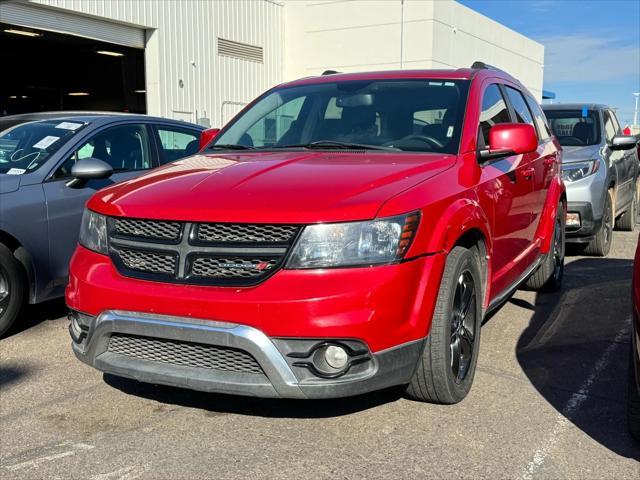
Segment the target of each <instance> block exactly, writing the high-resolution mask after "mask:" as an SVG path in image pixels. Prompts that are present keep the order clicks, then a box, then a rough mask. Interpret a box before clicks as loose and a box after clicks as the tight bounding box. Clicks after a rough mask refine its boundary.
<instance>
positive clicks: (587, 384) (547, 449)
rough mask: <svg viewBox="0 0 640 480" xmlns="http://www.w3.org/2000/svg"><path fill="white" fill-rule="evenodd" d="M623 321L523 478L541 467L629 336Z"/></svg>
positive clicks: (528, 476)
mask: <svg viewBox="0 0 640 480" xmlns="http://www.w3.org/2000/svg"><path fill="white" fill-rule="evenodd" d="M625 323H626V325H625V327H624V328H623V329H622V330H620V331H619V332H618V334H617V335H616V337H615V338H614V340H613V341H612V342H611V343H610V344H609V345H608V346H607V348H606V349H605V351H604V353H603V354H602V356H601V357H600V359H599V360H598V361H597V362H596V364H595V365H594V367H593V369H592V370H591V373H590V374H589V377H588V378H587V379H586V380H585V381H584V383H583V384H582V385H581V386H580V389H579V390H578V391H577V392H575V393H574V394H573V395H571V397H570V398H569V400H568V401H567V403H566V405H565V407H564V408H563V409H562V411H561V412H560V413H558V414H557V416H556V421H555V424H554V426H553V429H552V431H551V432H550V433H549V435H547V436H546V437H545V439H544V441H543V442H542V446H541V447H540V448H539V449H538V450H536V452H535V453H534V454H533V458H532V459H531V461H530V462H529V463H528V464H527V467H526V470H525V472H524V474H523V475H522V478H523V480H531V479H532V478H533V476H534V475H535V474H536V473H537V472H538V471H539V470H540V469H541V468H542V466H543V465H544V463H545V461H546V460H547V458H548V457H549V455H551V453H552V452H553V450H554V449H555V447H556V445H557V444H558V441H559V439H560V437H561V435H562V434H563V432H564V431H565V430H566V429H567V428H568V427H569V426H570V425H571V423H572V420H573V419H574V418H575V416H576V414H577V412H578V411H579V410H580V407H581V406H582V404H583V403H584V402H585V400H586V399H587V398H588V397H589V390H590V389H591V386H592V385H593V384H594V382H595V381H596V379H597V378H598V376H599V375H600V373H602V371H603V370H604V369H605V367H606V366H607V364H608V362H609V359H610V357H611V355H612V354H613V352H614V351H615V350H616V348H618V345H619V344H620V343H622V342H623V340H624V339H625V338H627V337H628V336H629V330H628V326H629V325H630V324H631V318H628V319H627V320H626V322H625Z"/></svg>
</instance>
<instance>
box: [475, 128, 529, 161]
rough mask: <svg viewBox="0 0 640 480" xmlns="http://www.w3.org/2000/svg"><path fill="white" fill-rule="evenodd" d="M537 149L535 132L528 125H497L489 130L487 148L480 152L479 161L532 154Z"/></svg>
mask: <svg viewBox="0 0 640 480" xmlns="http://www.w3.org/2000/svg"><path fill="white" fill-rule="evenodd" d="M537 148H538V137H537V136H536V131H535V130H534V128H533V127H532V126H531V125H529V124H528V123H499V124H497V125H494V126H493V127H491V130H489V148H487V149H485V150H480V151H479V152H478V155H479V156H480V160H482V161H487V160H495V159H497V158H503V157H508V156H510V155H521V154H523V153H529V152H533V151H535V150H536V149H537Z"/></svg>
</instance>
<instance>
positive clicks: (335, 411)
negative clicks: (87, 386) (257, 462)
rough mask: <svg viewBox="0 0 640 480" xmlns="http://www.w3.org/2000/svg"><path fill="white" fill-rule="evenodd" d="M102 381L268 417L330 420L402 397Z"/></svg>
mask: <svg viewBox="0 0 640 480" xmlns="http://www.w3.org/2000/svg"><path fill="white" fill-rule="evenodd" d="M103 378H104V381H105V382H106V383H107V384H108V385H110V386H112V387H114V388H117V389H118V390H120V391H122V392H123V393H126V394H129V395H136V396H140V397H143V398H147V399H149V400H155V401H157V402H161V403H168V404H173V405H179V406H182V407H189V408H198V409H202V410H206V411H209V412H211V413H212V414H225V413H236V414H240V415H251V416H257V417H269V418H330V417H340V416H342V415H349V414H351V413H356V412H360V411H362V410H367V409H369V408H373V407H377V406H379V405H383V404H386V403H390V402H395V401H397V400H399V399H400V398H402V389H400V388H391V389H387V390H382V391H379V392H373V393H369V394H366V395H360V396H357V397H351V398H348V399H344V398H337V399H330V400H286V399H265V398H255V397H242V396H235V395H221V394H215V393H205V392H196V391H192V390H186V389H182V388H174V387H167V386H163V385H151V384H147V383H142V382H138V381H136V380H129V379H127V378H122V377H117V376H114V375H109V374H104V375H103Z"/></svg>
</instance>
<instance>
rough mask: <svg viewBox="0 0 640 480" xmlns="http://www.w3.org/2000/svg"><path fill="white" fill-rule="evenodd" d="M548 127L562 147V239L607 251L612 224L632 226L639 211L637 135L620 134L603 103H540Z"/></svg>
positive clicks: (591, 250)
mask: <svg viewBox="0 0 640 480" xmlns="http://www.w3.org/2000/svg"><path fill="white" fill-rule="evenodd" d="M543 109H544V113H545V114H546V116H547V119H548V120H549V123H550V125H551V130H552V131H553V132H554V134H555V136H556V138H557V139H558V141H559V142H560V144H561V145H562V148H563V149H564V164H563V166H562V177H563V179H564V182H565V184H566V186H567V198H568V202H569V204H568V207H567V224H566V228H567V242H572V243H580V244H583V245H585V253H587V254H589V255H596V256H606V255H607V254H608V253H609V250H610V249H611V241H612V238H613V228H614V226H615V227H617V228H618V229H620V230H624V231H632V230H633V228H634V225H635V223H636V221H637V215H638V182H637V180H638V172H639V167H638V158H637V153H636V151H635V150H636V149H635V146H636V139H635V137H631V136H624V135H622V133H621V132H622V130H621V129H620V124H619V123H618V119H617V117H616V114H615V112H614V111H613V110H612V109H611V108H609V107H607V106H605V105H584V104H577V103H576V104H555V105H545V106H544V107H543Z"/></svg>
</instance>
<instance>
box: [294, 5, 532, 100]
mask: <svg viewBox="0 0 640 480" xmlns="http://www.w3.org/2000/svg"><path fill="white" fill-rule="evenodd" d="M285 42H286V46H287V55H286V57H285V74H284V76H285V78H286V79H293V78H297V77H304V76H309V75H318V74H319V73H321V72H322V71H323V70H325V69H333V70H338V71H343V72H351V71H362V70H389V69H399V68H412V69H419V68H461V67H470V66H471V64H472V63H473V62H474V61H476V60H481V61H484V62H486V63H490V64H492V65H495V66H496V67H499V68H502V69H504V70H506V71H508V72H509V73H511V74H512V75H514V76H515V77H516V78H518V79H520V80H521V81H522V82H523V83H524V84H525V85H526V86H527V87H528V88H529V89H530V90H531V92H532V93H533V94H534V95H536V96H537V98H538V100H540V99H541V97H542V74H543V70H542V68H543V63H544V47H543V46H542V45H540V44H539V43H536V42H534V41H533V40H531V39H529V38H527V37H525V36H523V35H521V34H519V33H517V32H514V31H513V30H510V29H509V28H507V27H505V26H504V25H501V24H499V23H497V22H495V21H493V20H491V19H489V18H487V17H485V16H483V15H480V14H479V13H477V12H475V11H473V10H471V9H469V8H467V7H465V6H463V5H461V4H459V3H457V2H455V1H453V0H435V1H433V0H404V2H403V1H401V0H388V1H381V0H355V1H344V0H343V1H326V0H324V1H321V0H305V1H301V0H287V1H286V6H285Z"/></svg>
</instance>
